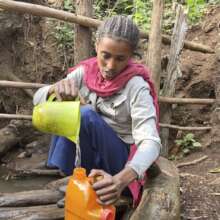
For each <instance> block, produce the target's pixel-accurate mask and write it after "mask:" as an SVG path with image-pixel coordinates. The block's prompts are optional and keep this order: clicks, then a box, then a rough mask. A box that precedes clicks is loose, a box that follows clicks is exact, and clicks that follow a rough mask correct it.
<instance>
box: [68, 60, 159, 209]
mask: <svg viewBox="0 0 220 220" xmlns="http://www.w3.org/2000/svg"><path fill="white" fill-rule="evenodd" d="M78 66H83V67H84V68H85V69H84V70H85V71H84V78H83V80H84V82H85V84H86V85H87V87H88V88H89V89H90V90H91V91H93V92H95V93H96V94H97V96H100V97H108V96H112V95H113V94H115V93H117V92H118V91H119V90H121V89H122V88H123V87H124V86H125V85H126V83H127V82H128V81H129V80H130V79H131V78H132V77H134V76H141V77H143V79H144V80H145V81H146V82H147V83H148V84H149V86H150V94H151V96H152V98H153V104H154V106H155V109H156V114H157V128H158V130H159V105H158V99H157V95H156V91H155V88H154V85H153V83H152V81H151V80H150V77H149V70H148V69H147V68H146V67H145V66H144V65H142V64H138V63H134V62H133V61H132V60H130V61H129V62H128V65H127V66H126V68H125V69H124V70H123V71H122V72H121V73H119V74H118V75H117V76H116V77H114V78H113V79H112V80H105V79H104V78H103V77H102V75H101V73H100V69H99V67H98V63H97V58H96V57H93V58H90V59H88V60H85V61H82V62H80V63H79V64H78V65H77V66H76V67H74V68H70V69H69V72H71V71H73V70H74V69H76V68H77V67H78ZM136 150H137V147H136V146H135V145H131V149H130V154H129V157H128V161H129V160H131V159H132V157H133V156H134V154H135V152H136ZM143 184H144V181H134V182H132V183H130V184H129V186H128V187H129V189H130V191H131V193H132V196H133V201H134V205H135V206H136V205H138V203H139V202H140V199H141V193H140V190H141V186H142V185H143Z"/></svg>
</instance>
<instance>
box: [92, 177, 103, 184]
mask: <svg viewBox="0 0 220 220" xmlns="http://www.w3.org/2000/svg"><path fill="white" fill-rule="evenodd" d="M88 178H89V182H90V184H94V183H96V182H98V181H99V180H102V179H103V178H104V176H102V175H97V176H93V177H88Z"/></svg>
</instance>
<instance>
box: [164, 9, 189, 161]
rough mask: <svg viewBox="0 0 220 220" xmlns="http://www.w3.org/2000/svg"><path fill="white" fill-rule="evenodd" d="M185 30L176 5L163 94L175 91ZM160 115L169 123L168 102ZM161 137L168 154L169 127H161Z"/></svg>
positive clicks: (184, 20)
mask: <svg viewBox="0 0 220 220" xmlns="http://www.w3.org/2000/svg"><path fill="white" fill-rule="evenodd" d="M186 30H187V24H186V16H185V13H184V10H183V8H182V7H181V6H180V5H179V6H178V7H177V16H176V22H175V26H174V30H173V36H172V42H171V48H170V55H169V62H168V67H167V78H166V81H165V83H164V88H163V96H169V97H172V96H173V95H174V93H175V86H176V80H177V78H178V75H179V69H178V62H179V55H180V52H181V50H182V47H183V42H184V39H185V34H186ZM160 111H161V117H160V122H161V123H164V124H170V123H171V115H172V107H171V106H170V105H169V104H163V105H161V108H160ZM161 139H162V145H163V148H162V155H163V156H165V157H167V156H168V151H169V147H168V139H169V129H168V128H163V129H162V130H161Z"/></svg>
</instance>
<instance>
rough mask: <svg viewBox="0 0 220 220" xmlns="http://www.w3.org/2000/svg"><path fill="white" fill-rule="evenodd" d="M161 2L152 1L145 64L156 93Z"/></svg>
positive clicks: (159, 66)
mask: <svg viewBox="0 0 220 220" xmlns="http://www.w3.org/2000/svg"><path fill="white" fill-rule="evenodd" d="M163 7H164V1H163V0H154V1H153V11H152V22H151V32H150V34H149V44H148V45H149V46H148V52H147V64H148V67H149V68H150V71H151V78H152V80H153V82H154V85H155V88H156V91H157V93H158V94H159V91H160V73H161V44H162V43H161V39H162V38H161V29H162V19H163Z"/></svg>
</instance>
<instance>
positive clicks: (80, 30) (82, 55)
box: [74, 0, 92, 65]
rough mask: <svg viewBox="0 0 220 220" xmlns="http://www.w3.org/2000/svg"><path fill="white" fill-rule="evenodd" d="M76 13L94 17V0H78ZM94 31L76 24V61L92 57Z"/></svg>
mask: <svg viewBox="0 0 220 220" xmlns="http://www.w3.org/2000/svg"><path fill="white" fill-rule="evenodd" d="M74 2H75V5H76V14H77V15H83V16H87V17H92V0H77V1H74ZM91 41H92V32H91V30H90V29H89V28H87V27H84V26H81V25H78V24H76V25H75V33H74V63H75V65H76V64H77V63H79V62H80V61H82V60H84V59H87V58H89V57H90V54H91V50H92V44H91Z"/></svg>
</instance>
